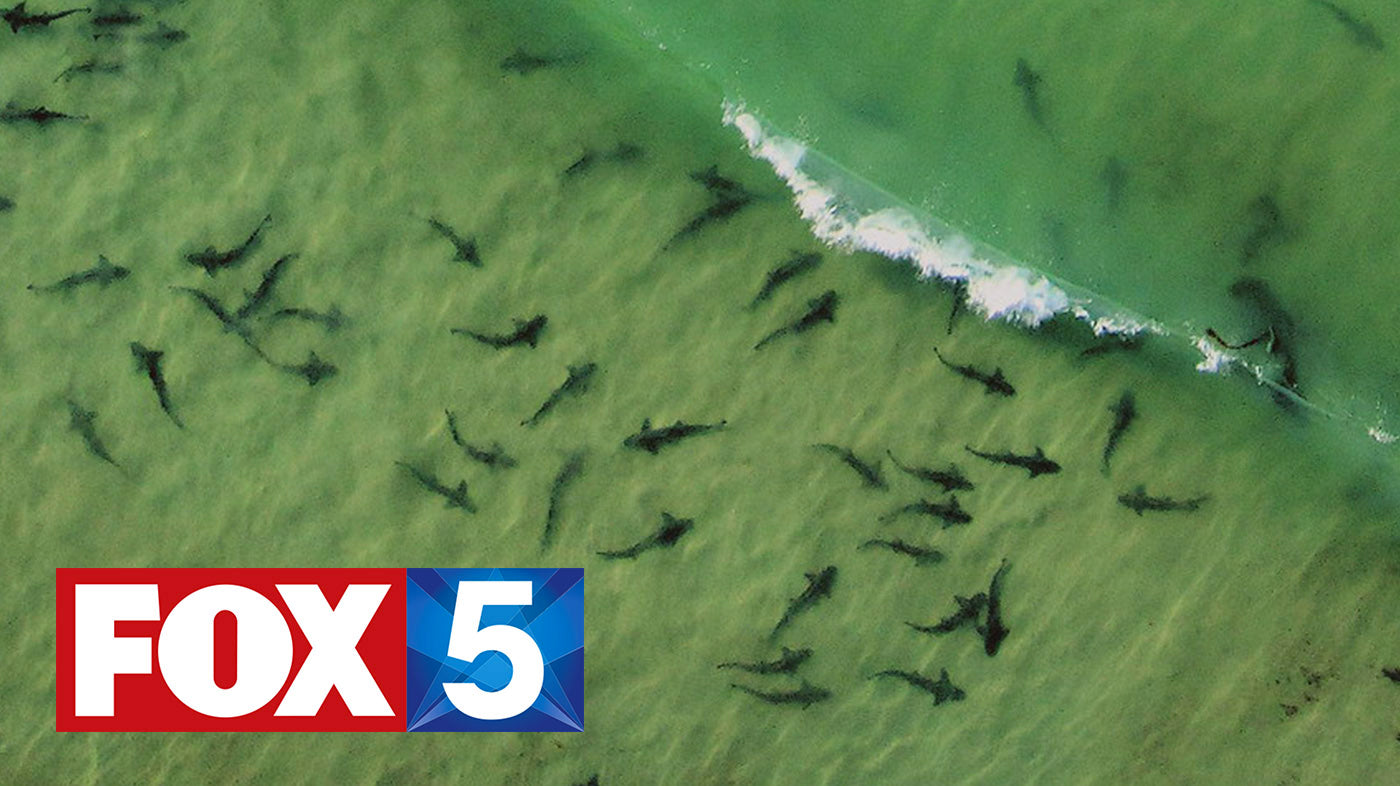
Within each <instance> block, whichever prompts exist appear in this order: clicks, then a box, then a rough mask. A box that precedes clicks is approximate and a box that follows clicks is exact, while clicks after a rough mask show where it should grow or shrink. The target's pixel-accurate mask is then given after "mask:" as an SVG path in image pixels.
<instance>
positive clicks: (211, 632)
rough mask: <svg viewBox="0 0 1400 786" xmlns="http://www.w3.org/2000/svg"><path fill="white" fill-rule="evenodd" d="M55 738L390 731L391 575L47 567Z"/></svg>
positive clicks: (397, 613) (399, 699) (394, 706)
mask: <svg viewBox="0 0 1400 786" xmlns="http://www.w3.org/2000/svg"><path fill="white" fill-rule="evenodd" d="M56 583H57V622H58V627H57V636H56V639H57V641H56V643H57V653H56V659H57V667H58V680H57V706H56V708H55V714H56V726H57V729H58V731H403V729H404V726H405V717H406V715H405V708H404V703H405V698H404V684H405V680H404V675H405V673H406V656H405V653H406V646H405V611H404V610H405V601H404V597H405V590H404V583H405V582H404V571H403V570H401V569H398V570H396V569H354V568H326V569H315V568H289V569H282V568H268V569H256V568H240V569H183V568H181V569H155V568H92V569H89V568H60V569H58V571H57V578H56Z"/></svg>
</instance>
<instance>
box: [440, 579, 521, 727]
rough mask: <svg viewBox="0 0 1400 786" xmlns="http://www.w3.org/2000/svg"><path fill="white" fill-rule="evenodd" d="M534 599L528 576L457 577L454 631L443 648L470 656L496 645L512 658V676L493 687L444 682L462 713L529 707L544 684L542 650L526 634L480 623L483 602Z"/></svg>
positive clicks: (491, 714) (499, 714)
mask: <svg viewBox="0 0 1400 786" xmlns="http://www.w3.org/2000/svg"><path fill="white" fill-rule="evenodd" d="M533 599H534V595H533V587H532V586H531V584H530V582H528V581H461V582H458V583H457V608H456V610H455V611H453V613H452V633H451V635H449V636H448V639H447V654H448V656H449V657H453V658H457V659H458V660H465V661H474V660H476V659H477V657H478V656H480V655H481V653H483V652H490V651H493V650H494V651H496V652H499V653H501V654H502V655H504V656H506V659H507V660H509V661H510V667H511V675H510V682H507V683H506V686H505V687H504V688H501V689H500V690H497V691H486V690H482V689H481V688H480V687H479V686H478V685H477V684H476V683H473V682H445V683H443V685H442V689H443V690H444V691H445V692H446V693H447V699H448V700H449V701H451V702H452V706H454V707H456V708H457V709H458V711H460V712H461V713H462V714H464V715H468V716H470V717H473V718H478V719H480V720H504V719H505V718H514V717H515V716H516V715H519V714H520V713H522V712H524V711H525V710H528V709H530V705H532V704H534V703H535V699H537V698H539V695H540V689H541V688H543V687H544V656H543V655H541V654H540V647H539V645H538V644H536V643H535V640H534V639H532V638H530V634H528V633H526V632H525V631H523V630H521V629H519V628H513V627H511V626H509V625H491V626H490V627H486V628H482V627H481V610H482V608H483V607H485V606H528V605H530V602H531V601H532V600H533Z"/></svg>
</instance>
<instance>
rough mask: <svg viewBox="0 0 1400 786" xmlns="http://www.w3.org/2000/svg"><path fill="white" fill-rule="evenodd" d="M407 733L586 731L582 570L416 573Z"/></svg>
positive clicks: (411, 575) (411, 587)
mask: <svg viewBox="0 0 1400 786" xmlns="http://www.w3.org/2000/svg"><path fill="white" fill-rule="evenodd" d="M407 590H408V592H407V607H408V617H407V623H408V624H407V628H408V631H407V632H408V677H407V697H408V705H407V707H408V730H409V731H583V569H582V568H557V569H550V568H521V569H437V570H435V569H428V568H410V569H409V570H408V585H407Z"/></svg>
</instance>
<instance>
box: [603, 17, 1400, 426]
mask: <svg viewBox="0 0 1400 786" xmlns="http://www.w3.org/2000/svg"><path fill="white" fill-rule="evenodd" d="M594 5H595V6H597V7H598V9H599V10H598V13H599V14H603V15H609V14H611V15H616V16H617V17H621V18H624V19H626V20H627V22H628V23H629V24H630V25H631V27H632V30H631V34H632V35H634V36H639V37H641V38H644V39H645V40H646V41H648V42H650V43H652V44H655V45H656V46H657V47H659V48H662V49H664V50H665V52H666V55H669V56H670V57H671V59H673V60H675V61H678V62H679V63H682V64H684V65H685V66H686V67H688V68H690V69H692V70H694V71H695V72H697V73H699V74H702V75H703V77H704V78H705V79H707V80H708V81H709V82H710V83H711V84H712V85H713V86H714V87H713V88H712V89H713V90H714V91H715V92H716V95H717V96H722V97H723V98H726V99H729V100H731V101H734V102H737V103H739V104H741V105H743V106H744V107H745V108H746V109H747V110H748V111H751V112H754V113H756V114H758V115H759V116H761V117H763V118H764V119H765V120H766V121H767V122H769V123H771V124H772V125H773V126H774V128H775V129H777V130H778V131H780V132H781V133H783V134H786V135H789V136H793V137H795V138H797V139H799V140H801V141H802V142H804V143H807V144H809V145H810V146H811V147H812V148H813V149H814V150H815V151H818V152H820V153H822V154H824V155H825V156H826V157H828V158H829V159H831V160H832V161H834V162H835V163H836V164H837V165H838V166H840V167H842V168H844V169H845V170H846V171H848V172H849V173H851V174H853V175H855V176H857V177H859V178H863V179H864V180H866V181H868V182H870V183H873V184H875V185H876V186H878V187H879V188H881V189H883V190H884V191H886V192H888V194H889V195H890V196H891V197H893V198H894V199H895V200H898V201H899V202H902V203H904V204H906V205H909V206H911V207H912V208H913V209H915V210H917V211H920V212H922V213H923V214H924V215H925V216H927V217H930V218H932V219H935V220H937V221H938V222H941V223H943V224H946V225H947V226H948V227H949V228H950V231H955V232H958V233H962V234H965V235H967V236H968V237H970V238H972V239H973V240H975V241H977V242H979V243H984V244H987V245H989V246H991V247H994V248H996V249H999V250H1000V251H1001V252H1003V253H1004V254H1005V255H1006V256H1007V257H1009V259H1010V260H1011V261H1012V262H1014V263H1015V264H1018V265H1020V266H1023V267H1028V268H1032V269H1034V270H1038V271H1042V272H1044V273H1048V274H1051V275H1052V276H1055V277H1057V278H1058V279H1060V280H1062V281H1064V282H1067V283H1069V284H1073V285H1077V286H1079V287H1083V288H1085V289H1087V290H1089V292H1091V293H1093V297H1094V299H1095V301H1097V303H1098V305H1097V307H1095V308H1094V309H1093V310H1095V311H1096V312H1097V313H1099V314H1102V313H1105V312H1111V311H1115V310H1118V309H1120V308H1125V309H1127V310H1128V311H1130V312H1133V313H1135V314H1137V315H1140V316H1141V317H1145V318H1147V319H1150V320H1154V321H1156V322H1157V323H1160V324H1161V325H1162V326H1163V327H1165V328H1166V329H1168V330H1170V331H1173V332H1176V333H1177V334H1179V336H1178V338H1179V340H1180V341H1182V342H1185V341H1187V340H1190V341H1195V340H1196V339H1199V338H1202V337H1203V336H1204V332H1205V330H1206V329H1207V328H1214V329H1216V330H1217V331H1219V332H1220V333H1221V334H1222V335H1224V336H1228V337H1230V338H1229V340H1230V341H1232V342H1236V343H1238V342H1242V341H1244V340H1245V339H1246V338H1248V337H1251V336H1254V335H1256V334H1258V333H1260V332H1261V331H1262V330H1263V329H1264V328H1265V327H1267V326H1268V324H1270V323H1271V322H1278V321H1280V320H1281V319H1282V317H1280V316H1279V315H1277V314H1274V315H1272V316H1270V315H1265V314H1262V313H1261V311H1265V310H1267V309H1261V308H1259V307H1258V306H1259V304H1258V302H1257V301H1256V299H1255V298H1253V297H1251V296H1249V295H1248V294H1247V293H1246V294H1235V295H1232V294H1231V288H1232V286H1233V285H1234V284H1235V283H1236V282H1237V281H1238V280H1240V279H1242V278H1249V279H1257V280H1260V281H1263V282H1264V284H1265V286H1266V287H1267V290H1268V291H1269V292H1270V293H1271V300H1272V302H1273V303H1274V305H1273V306H1271V308H1274V309H1277V310H1282V311H1283V312H1285V313H1286V314H1287V315H1288V318H1289V319H1291V322H1292V327H1291V331H1290V333H1291V334H1292V335H1290V338H1289V340H1288V341H1287V342H1286V343H1287V344H1288V347H1289V349H1288V353H1289V354H1290V355H1292V356H1294V359H1295V362H1296V374H1295V377H1296V390H1297V392H1298V393H1300V394H1301V395H1302V397H1303V398H1304V399H1306V400H1307V401H1308V402H1310V403H1311V404H1313V405H1315V406H1316V407H1319V408H1320V409H1321V410H1322V411H1323V412H1326V413H1330V414H1332V415H1334V416H1336V417H1337V418H1339V419H1340V421H1341V425H1340V427H1341V428H1343V429H1345V430H1348V431H1350V432H1351V433H1352V434H1353V435H1357V436H1362V435H1364V434H1365V433H1366V432H1367V431H1368V430H1369V429H1371V428H1379V429H1382V430H1385V431H1387V432H1389V433H1400V431H1398V430H1397V424H1396V423H1395V422H1394V420H1393V419H1392V418H1393V417H1394V414H1393V413H1395V412H1396V411H1397V410H1396V407H1397V405H1400V399H1397V397H1396V393H1395V391H1396V389H1397V388H1396V386H1395V384H1394V383H1395V380H1396V379H1397V377H1400V365H1397V362H1396V360H1395V357H1396V356H1395V353H1394V352H1393V348H1394V347H1395V345H1396V341H1397V338H1400V323H1397V322H1396V317H1395V314H1396V313H1397V312H1396V309H1395V308H1394V307H1393V304H1394V303H1395V302H1397V297H1400V276H1397V275H1396V274H1395V265H1394V264H1393V260H1394V258H1395V257H1396V255H1397V250H1398V249H1400V235H1397V230H1400V222H1398V221H1397V220H1396V219H1395V217H1394V215H1393V211H1392V210H1390V208H1389V205H1391V204H1393V203H1394V202H1395V200H1396V197H1397V193H1396V190H1395V188H1396V187H1395V183H1394V179H1393V178H1391V177H1390V176H1389V174H1388V173H1389V172H1391V171H1392V170H1393V169H1394V168H1395V167H1396V166H1397V165H1400V125H1397V121H1396V119H1395V116H1394V113H1393V112H1391V111H1390V110H1389V107H1391V106H1392V105H1394V103H1395V100H1396V97H1397V91H1400V64H1397V61H1396V60H1395V57H1394V53H1393V52H1392V51H1391V50H1390V49H1389V48H1387V47H1386V43H1388V39H1389V36H1390V35H1392V34H1397V33H1400V29H1396V28H1397V26H1396V24H1395V23H1396V22H1400V18H1397V17H1395V16H1394V15H1393V14H1389V13H1387V12H1386V11H1385V8H1384V6H1383V5H1380V4H1376V3H1366V2H1359V3H1355V4H1349V5H1348V6H1347V8H1346V9H1345V12H1346V13H1347V14H1349V15H1350V16H1349V17H1348V19H1349V20H1350V25H1351V26H1350V27H1349V26H1348V25H1347V24H1343V23H1342V22H1339V21H1338V19H1337V18H1336V16H1335V14H1334V12H1333V11H1332V10H1329V8H1328V7H1327V6H1326V5H1325V4H1321V3H1317V2H1305V1H1304V0H1297V1H1296V2H1287V3H1282V4H1279V3H1262V2H1248V3H1243V4H1240V3H1236V4H1230V5H1228V6H1223V5H1220V4H1218V3H1202V2H1189V1H1185V0H1183V1H1180V2H1169V3H1150V4H1126V5H1125V4H1107V3H1099V2H1072V3H1036V4H1026V3H1009V2H991V3H937V4H931V5H930V4H912V3H907V2H903V1H902V0H876V2H869V3H862V4H860V6H859V7H858V8H857V7H852V6H851V5H850V4H849V3H830V2H821V3H808V2H803V3H770V4H765V5H764V6H763V8H761V9H755V8H753V5H752V4H751V3H738V2H721V3H713V2H680V3H676V2H665V3H645V2H643V3H610V2H597V3H594ZM1369 36H1374V38H1371V37H1369ZM1018 63H1019V64H1022V65H1024V69H1023V70H1022V71H1018V69H1021V68H1022V65H1018ZM1018 74H1023V76H1021V75H1018ZM854 196H856V198H857V200H861V199H863V197H861V196H860V195H854ZM1256 291H1257V288H1256ZM1236 292H1237V293H1238V292H1239V290H1238V289H1237V290H1236ZM1245 359H1246V360H1247V361H1249V362H1253V363H1263V364H1269V362H1270V361H1269V360H1268V359H1267V357H1266V353H1260V352H1258V351H1257V350H1256V352H1254V353H1245ZM1275 360H1276V359H1275ZM1279 374H1280V370H1279V369H1278V368H1274V369H1273V371H1272V372H1271V374H1270V376H1271V377H1272V378H1275V379H1277V378H1278V377H1279Z"/></svg>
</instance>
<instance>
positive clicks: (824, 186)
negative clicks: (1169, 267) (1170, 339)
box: [724, 101, 1400, 444]
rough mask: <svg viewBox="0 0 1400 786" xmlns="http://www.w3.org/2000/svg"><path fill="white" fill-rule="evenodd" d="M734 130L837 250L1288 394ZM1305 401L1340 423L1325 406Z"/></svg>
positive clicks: (745, 115) (977, 300) (1175, 331)
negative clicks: (1146, 342)
mask: <svg viewBox="0 0 1400 786" xmlns="http://www.w3.org/2000/svg"><path fill="white" fill-rule="evenodd" d="M724 122H725V124H726V125H730V126H733V127H734V128H736V129H738V131H739V132H740V133H742V134H743V135H744V139H745V141H746V142H747V144H748V148H749V153H750V155H752V156H754V157H755V158H759V159H762V160H763V161H766V162H768V164H769V165H770V166H772V167H773V171H774V172H775V173H777V175H778V176H779V177H781V178H782V179H783V180H784V181H785V182H786V183H787V185H788V188H789V189H791V191H792V194H793V201H794V202H795V203H796V205H797V208H798V210H799V211H800V212H801V214H802V217H803V218H804V219H805V220H806V221H807V222H808V224H810V226H811V231H812V234H813V235H815V236H816V237H817V238H818V239H819V240H821V241H822V242H824V243H826V244H828V245H830V246H833V247H836V248H841V249H845V250H849V251H869V252H872V253H876V254H880V255H882V256H885V257H888V258H890V259H894V260H901V261H906V262H908V263H910V264H912V265H913V266H914V267H916V268H918V271H919V275H920V276H922V277H924V278H939V279H943V280H946V281H953V282H958V283H960V284H962V285H963V287H964V289H965V292H966V298H967V302H968V305H969V308H971V309H972V310H975V311H977V312H980V313H981V314H982V315H983V316H984V317H985V318H987V319H1001V320H1006V321H1008V322H1014V323H1019V324H1022V325H1026V326H1029V327H1035V326H1037V325H1040V324H1041V323H1043V322H1045V321H1046V320H1048V319H1051V318H1053V317H1054V316H1055V315H1057V314H1071V315H1073V316H1074V317H1075V318H1076V319H1078V320H1080V321H1082V322H1085V323H1087V324H1088V325H1089V326H1090V327H1091V328H1092V329H1093V331H1094V334H1095V335H1096V336H1104V335H1117V336H1131V335H1136V334H1139V333H1144V332H1147V333H1153V334H1157V335H1164V336H1180V337H1181V338H1183V339H1186V340H1187V341H1189V342H1190V343H1191V344H1193V345H1194V346H1195V348H1196V349H1197V350H1198V351H1199V352H1200V355H1201V360H1200V362H1198V363H1197V364H1196V369H1197V370H1198V371H1202V372H1206V373H1211V374H1224V373H1227V372H1229V371H1231V370H1234V369H1239V370H1241V371H1244V372H1246V373H1248V374H1249V375H1251V376H1253V377H1254V378H1255V380H1257V381H1258V382H1259V383H1260V384H1261V385H1265V386H1268V387H1271V388H1274V389H1275V391H1277V392H1280V393H1284V394H1288V391H1286V390H1284V389H1283V388H1280V387H1279V385H1278V383H1277V382H1276V381H1275V380H1274V371H1275V370H1274V369H1272V368H1271V367H1270V366H1269V365H1268V364H1257V363H1252V362H1248V361H1247V360H1246V359H1244V358H1243V357H1241V356H1240V355H1238V354H1236V353H1234V352H1231V351H1229V350H1227V349H1225V348H1223V347H1220V346H1219V345H1218V344H1216V343H1215V342H1213V341H1211V340H1210V339H1209V338H1207V337H1205V336H1200V335H1199V333H1198V331H1197V330H1196V329H1194V328H1192V327H1191V326H1188V325H1179V326H1176V327H1175V328H1173V327H1170V326H1167V325H1163V324H1161V323H1159V322H1156V321H1154V320H1151V319H1148V318H1146V317H1142V316H1139V315H1137V314H1134V313H1132V312H1131V311H1129V310H1127V309H1124V308H1120V307H1118V306H1116V305H1115V304H1113V303H1112V302H1111V301H1109V300H1107V299H1106V298H1103V297H1100V296H1098V295H1096V294H1095V293H1093V292H1089V291H1087V290H1085V289H1083V288H1081V287H1077V286H1075V285H1073V284H1071V283H1069V282H1065V281H1060V280H1057V279H1055V278H1054V277H1053V276H1050V275H1048V274H1045V273H1041V272H1039V271H1036V270H1033V269H1031V268H1028V267H1025V266H1023V265H1019V264H1017V263H1016V262H1015V261H1014V260H1013V259H1011V258H1010V257H1008V256H1007V255H1006V254H1003V253H1001V252H999V251H997V250H996V249H994V248H991V247H988V246H983V245H979V244H976V243H974V242H973V241H972V240H971V239H969V238H967V237H966V236H964V235H962V234H960V233H959V232H957V231H956V230H955V229H953V228H952V227H949V226H946V225H943V224H941V223H940V222H939V221H938V220H937V219H936V218H934V217H932V216H927V215H920V214H916V213H915V212H914V211H913V210H912V209H910V208H908V207H905V206H903V205H901V204H900V203H899V202H898V201H897V200H896V199H895V198H893V197H891V196H890V195H888V194H886V193H884V192H882V191H880V190H879V189H878V188H876V187H875V186H873V185H871V184H869V183H866V182H864V181H862V180H860V179H859V178H857V177H854V176H853V175H851V174H850V173H849V172H846V171H845V170H843V169H842V168H841V167H840V166H839V165H838V164H837V163H836V162H833V161H831V160H830V159H828V158H826V157H825V156H823V155H822V154H821V153H820V152H818V151H814V150H812V149H810V148H809V147H808V146H807V145H806V144H804V143H802V142H801V141H799V140H796V139H793V138H791V137H787V136H784V135H782V134H780V133H777V132H776V131H774V130H773V129H771V128H770V127H768V126H765V125H764V123H763V120H762V119H761V118H760V117H759V116H758V115H757V114H755V113H753V112H750V111H747V110H746V109H745V107H744V106H743V105H742V104H736V103H732V102H729V101H726V102H725V104H724ZM1298 401H1299V403H1302V404H1305V405H1307V406H1308V407H1310V408H1312V409H1314V410H1316V411H1317V412H1319V413H1321V414H1325V415H1328V416H1334V413H1329V412H1326V411H1324V410H1322V409H1320V408H1318V407H1317V406H1316V405H1315V404H1312V403H1310V402H1306V401H1303V400H1302V399H1299V400H1298ZM1357 425H1358V426H1359V425H1361V424H1360V423H1358V424H1357ZM1367 433H1368V434H1369V435H1370V437H1371V438H1372V439H1374V440H1375V441H1377V442H1380V443H1382V444H1393V443H1395V442H1400V436H1397V435H1395V434H1392V433H1390V432H1388V431H1386V430H1384V429H1382V427H1381V425H1379V424H1378V425H1374V426H1371V427H1370V429H1369V430H1368V431H1367Z"/></svg>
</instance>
